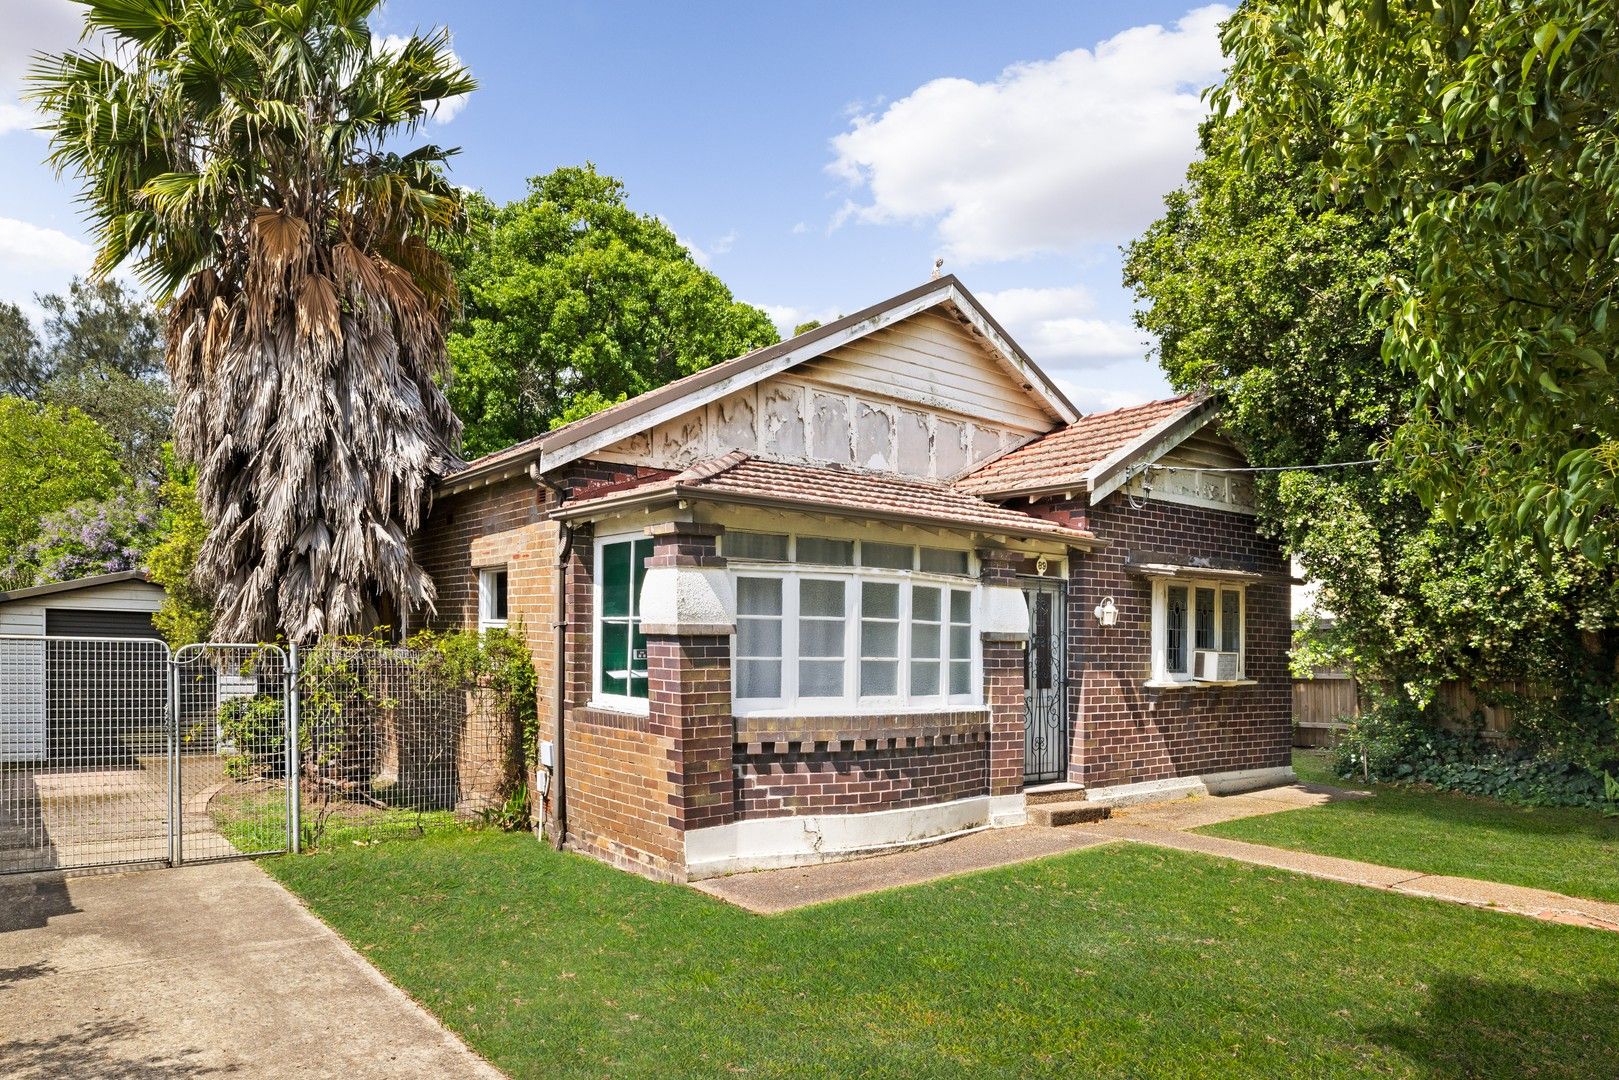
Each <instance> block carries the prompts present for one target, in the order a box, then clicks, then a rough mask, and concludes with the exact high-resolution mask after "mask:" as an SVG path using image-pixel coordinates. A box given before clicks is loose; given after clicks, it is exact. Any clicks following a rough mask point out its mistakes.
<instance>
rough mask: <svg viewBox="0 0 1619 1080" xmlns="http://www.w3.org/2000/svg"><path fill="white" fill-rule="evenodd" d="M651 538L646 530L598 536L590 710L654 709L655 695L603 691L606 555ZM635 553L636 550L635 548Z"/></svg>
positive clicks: (639, 711)
mask: <svg viewBox="0 0 1619 1080" xmlns="http://www.w3.org/2000/svg"><path fill="white" fill-rule="evenodd" d="M646 538H647V535H646V532H645V530H638V531H636V532H624V533H611V534H608V535H606V536H598V537H596V540H595V545H594V548H595V550H594V561H592V563H591V564H590V565H591V582H590V707H591V708H593V709H607V710H610V711H612V712H622V713H635V714H637V715H645V714H646V713H648V712H649V711H650V710H651V707H652V702H651V694H650V693H649V694H648V695H647V696H646V697H644V698H638V697H630V696H629V695H627V694H609V693H607V692H605V691H604V690H602V688H601V687H602V632H601V627H602V588H603V585H604V584H605V581H604V579H605V578H606V575H605V574H603V573H602V552H603V550H604V549H606V548H607V547H608V546H609V545H612V544H624V543H634V542H636V541H638V540H645V539H646ZM632 550H633V549H632ZM630 580H631V586H630V587H631V589H632V590H633V589H634V584H633V583H634V576H633V572H632V575H631V579H630ZM637 602H638V601H637V598H636V597H634V596H631V598H630V604H631V610H632V611H633V610H634V609H635V607H636V605H637ZM639 621H640V620H639V619H638V618H636V619H633V620H632V623H631V630H630V639H629V648H630V650H631V652H632V654H633V652H634V649H635V631H634V628H633V627H634V623H636V622H639ZM647 675H648V678H649V679H650V677H651V665H650V664H649V665H648V672H647Z"/></svg>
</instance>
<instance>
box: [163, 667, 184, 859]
mask: <svg viewBox="0 0 1619 1080" xmlns="http://www.w3.org/2000/svg"><path fill="white" fill-rule="evenodd" d="M165 651H166V652H167V651H168V650H167V648H165ZM166 666H167V667H168V669H169V678H168V684H169V685H168V698H169V699H168V710H167V711H168V714H169V715H168V725H167V726H168V729H169V865H170V866H179V865H180V859H181V852H180V815H181V814H183V813H185V807H184V806H182V805H181V800H180V662H179V660H178V659H177V658H176V657H175V655H174V654H173V653H172V652H169V653H168V662H167V664H166Z"/></svg>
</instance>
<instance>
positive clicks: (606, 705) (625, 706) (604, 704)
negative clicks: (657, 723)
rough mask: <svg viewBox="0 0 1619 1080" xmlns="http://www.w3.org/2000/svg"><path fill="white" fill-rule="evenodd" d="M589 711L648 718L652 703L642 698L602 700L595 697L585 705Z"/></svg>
mask: <svg viewBox="0 0 1619 1080" xmlns="http://www.w3.org/2000/svg"><path fill="white" fill-rule="evenodd" d="M585 708H587V709H595V710H596V711H597V712H612V713H623V714H624V715H625V716H646V715H647V714H648V713H649V712H651V711H652V703H651V702H649V701H643V700H641V699H640V698H600V697H593V698H591V699H590V701H588V702H587V703H586V704H585Z"/></svg>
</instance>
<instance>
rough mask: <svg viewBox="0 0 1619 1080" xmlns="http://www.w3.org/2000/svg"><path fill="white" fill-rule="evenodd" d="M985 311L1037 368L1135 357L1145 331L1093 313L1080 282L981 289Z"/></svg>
mask: <svg viewBox="0 0 1619 1080" xmlns="http://www.w3.org/2000/svg"><path fill="white" fill-rule="evenodd" d="M981 299H982V300H983V302H984V306H985V307H986V308H988V309H989V312H990V314H992V315H994V316H995V318H996V319H998V320H999V321H1000V323H1001V325H1003V326H1005V327H1006V329H1007V330H1008V331H1009V332H1010V333H1011V335H1012V337H1013V338H1014V339H1016V341H1017V343H1018V344H1019V345H1022V346H1023V349H1024V351H1025V352H1027V353H1028V354H1029V355H1030V356H1032V357H1033V358H1034V360H1035V362H1036V363H1038V364H1040V365H1041V366H1042V367H1045V366H1048V365H1049V366H1050V367H1053V368H1063V367H1094V366H1096V365H1098V364H1110V363H1116V362H1119V361H1122V360H1137V361H1139V360H1140V359H1141V358H1142V357H1144V356H1145V355H1146V354H1147V348H1148V345H1149V343H1150V341H1151V339H1150V337H1149V335H1147V334H1146V333H1144V332H1143V331H1141V330H1139V329H1137V328H1136V327H1135V326H1134V325H1132V324H1130V323H1128V322H1122V321H1120V320H1116V319H1103V318H1097V317H1096V316H1095V314H1094V310H1095V307H1096V302H1095V300H1094V299H1093V298H1092V297H1091V294H1090V290H1088V289H1086V288H1085V287H1084V286H1083V285H1066V286H1057V287H1054V288H1045V289H1003V290H1001V291H1000V292H990V293H984V294H983V296H982V297H981Z"/></svg>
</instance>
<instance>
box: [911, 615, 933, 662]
mask: <svg viewBox="0 0 1619 1080" xmlns="http://www.w3.org/2000/svg"><path fill="white" fill-rule="evenodd" d="M911 655H912V656H916V657H924V658H930V659H938V656H939V628H938V626H937V625H930V624H928V623H914V622H913V623H912V624H911Z"/></svg>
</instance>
